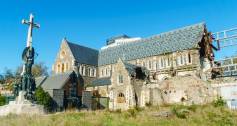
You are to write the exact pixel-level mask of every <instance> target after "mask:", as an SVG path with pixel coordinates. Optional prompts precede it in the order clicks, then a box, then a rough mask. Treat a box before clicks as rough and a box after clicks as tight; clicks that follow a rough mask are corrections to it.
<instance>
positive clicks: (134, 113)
mask: <svg viewBox="0 0 237 126" xmlns="http://www.w3.org/2000/svg"><path fill="white" fill-rule="evenodd" d="M127 112H128V114H129V117H133V118H136V116H137V112H138V110H137V109H134V108H131V109H128V110H127Z"/></svg>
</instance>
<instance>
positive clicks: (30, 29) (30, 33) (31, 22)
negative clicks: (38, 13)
mask: <svg viewBox="0 0 237 126" xmlns="http://www.w3.org/2000/svg"><path fill="white" fill-rule="evenodd" d="M22 24H27V25H29V29H28V35H27V44H26V47H30V48H32V32H33V28H34V27H35V28H39V27H40V25H39V24H37V23H34V16H33V14H30V20H29V21H27V20H25V19H23V20H22Z"/></svg>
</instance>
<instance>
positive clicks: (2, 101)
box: [0, 95, 6, 106]
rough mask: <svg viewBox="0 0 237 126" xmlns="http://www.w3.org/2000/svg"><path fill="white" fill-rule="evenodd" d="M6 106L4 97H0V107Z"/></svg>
mask: <svg viewBox="0 0 237 126" xmlns="http://www.w3.org/2000/svg"><path fill="white" fill-rule="evenodd" d="M5 104H6V97H5V96H1V95H0V106H3V105H5Z"/></svg>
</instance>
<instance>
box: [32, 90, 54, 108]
mask: <svg viewBox="0 0 237 126" xmlns="http://www.w3.org/2000/svg"><path fill="white" fill-rule="evenodd" d="M35 99H36V102H37V104H40V105H43V106H44V108H45V109H46V110H47V111H52V110H53V99H52V98H51V96H50V95H49V93H48V92H45V91H44V90H43V88H41V87H38V88H37V89H36V91H35Z"/></svg>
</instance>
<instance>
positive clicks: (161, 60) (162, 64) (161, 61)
mask: <svg viewBox="0 0 237 126" xmlns="http://www.w3.org/2000/svg"><path fill="white" fill-rule="evenodd" d="M160 64H161V68H163V67H164V60H163V58H161V59H160Z"/></svg>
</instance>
